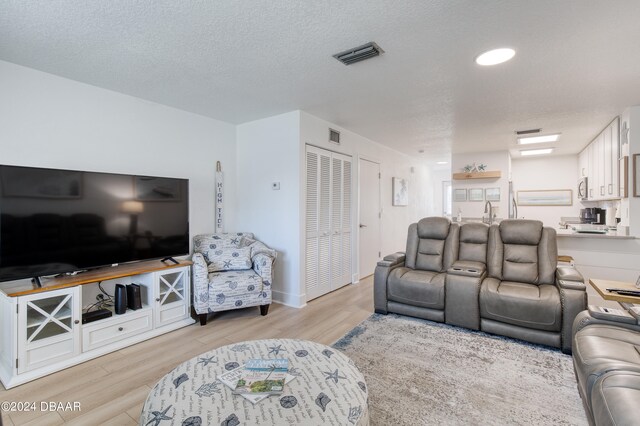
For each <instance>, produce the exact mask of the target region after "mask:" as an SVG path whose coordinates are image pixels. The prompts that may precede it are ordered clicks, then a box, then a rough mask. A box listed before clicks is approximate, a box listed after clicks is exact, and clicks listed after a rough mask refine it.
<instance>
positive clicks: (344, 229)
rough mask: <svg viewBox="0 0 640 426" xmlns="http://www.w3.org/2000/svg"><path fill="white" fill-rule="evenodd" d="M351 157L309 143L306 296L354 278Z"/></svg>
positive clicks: (311, 297) (322, 292)
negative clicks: (352, 274) (352, 269)
mask: <svg viewBox="0 0 640 426" xmlns="http://www.w3.org/2000/svg"><path fill="white" fill-rule="evenodd" d="M351 175H352V173H351V157H348V156H346V155H341V154H337V153H332V152H330V151H327V150H324V149H320V148H315V147H312V146H307V150H306V190H307V194H306V218H305V219H306V242H305V286H306V291H307V300H311V299H314V298H316V297H318V296H322V295H323V294H325V293H328V292H330V291H332V290H335V289H337V288H340V287H342V286H343V285H345V284H348V283H350V282H351Z"/></svg>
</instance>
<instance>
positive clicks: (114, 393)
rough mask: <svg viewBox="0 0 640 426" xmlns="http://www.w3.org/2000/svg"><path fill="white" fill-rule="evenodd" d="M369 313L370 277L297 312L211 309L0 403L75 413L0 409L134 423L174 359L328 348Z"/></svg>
mask: <svg viewBox="0 0 640 426" xmlns="http://www.w3.org/2000/svg"><path fill="white" fill-rule="evenodd" d="M372 312H373V277H368V278H366V279H364V280H362V281H361V282H360V283H359V284H354V285H349V286H346V287H344V288H342V289H340V290H337V291H334V292H332V293H329V294H327V295H325V296H322V297H320V298H318V299H315V300H313V301H311V302H309V304H308V305H307V306H306V307H305V308H302V309H296V308H291V307H288V306H284V305H279V304H272V305H271V308H270V310H269V314H268V315H267V316H266V317H262V316H260V312H259V310H258V308H248V309H241V310H235V311H228V312H222V313H219V314H216V315H215V316H214V317H210V318H209V322H208V323H207V325H206V326H204V327H201V326H200V325H199V323H196V324H194V325H192V326H189V327H185V328H182V329H180V330H176V331H173V332H171V333H168V334H166V335H163V336H159V337H156V338H154V339H150V340H147V341H145V342H142V343H139V344H137V345H134V346H130V347H128V348H125V349H122V350H120V351H117V352H113V353H111V354H108V355H105V356H102V357H100V358H96V359H94V360H91V361H88V362H85V363H83V364H80V365H77V366H75V367H71V368H68V369H66V370H63V371H60V372H58V373H55V374H52V375H49V376H46V377H43V378H41V379H37V380H35V381H33V382H30V383H26V384H24V385H22V386H18V387H16V388H13V389H10V390H5V389H4V387H2V386H1V385H0V401H16V402H17V401H23V402H26V401H29V402H33V401H35V402H37V404H38V407H39V406H40V402H41V401H53V402H74V401H78V402H80V404H81V411H79V412H73V411H59V412H48V413H47V412H41V411H36V412H22V413H17V412H13V413H9V414H8V415H7V413H2V420H3V422H4V425H5V426H7V425H9V426H13V425H15V426H18V425H21V426H22V425H38V426H47V425H59V424H63V423H64V424H79V425H98V424H102V425H118V426H123V425H135V424H137V423H138V417H139V415H140V412H141V410H142V405H143V404H144V401H145V399H146V397H147V394H148V393H149V391H150V390H151V388H152V387H153V386H154V385H155V383H156V382H157V381H158V380H159V379H160V378H161V377H162V376H164V375H165V374H166V373H168V372H169V371H171V370H172V369H173V368H174V367H176V366H177V365H178V364H180V363H182V362H184V361H187V360H189V359H191V358H193V357H195V356H197V355H199V354H201V353H203V352H207V351H209V350H212V349H215V348H217V347H220V346H224V345H228V344H231V343H236V342H239V341H243V340H253V339H268V338H285V337H286V338H296V339H305V340H313V341H315V342H320V343H323V344H327V345H330V344H331V343H333V342H335V341H336V340H337V339H339V338H340V337H341V336H342V335H344V334H345V333H346V332H347V331H349V330H351V329H352V328H353V327H355V326H356V325H357V324H359V323H360V322H362V321H364V320H365V319H366V318H367V317H368V316H369V315H371V313H372Z"/></svg>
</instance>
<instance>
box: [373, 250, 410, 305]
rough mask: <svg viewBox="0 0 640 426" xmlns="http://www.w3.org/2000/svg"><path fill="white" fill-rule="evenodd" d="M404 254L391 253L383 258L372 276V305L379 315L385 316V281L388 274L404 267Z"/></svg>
mask: <svg viewBox="0 0 640 426" xmlns="http://www.w3.org/2000/svg"><path fill="white" fill-rule="evenodd" d="M404 260H405V255H404V253H400V252H398V253H393V254H390V255H388V256H385V257H384V260H381V261H380V262H378V265H377V266H376V270H375V273H374V275H373V305H374V309H375V311H376V312H377V313H379V314H386V313H387V312H388V311H387V279H388V278H389V274H390V273H391V271H393V270H394V269H396V268H400V267H402V266H404Z"/></svg>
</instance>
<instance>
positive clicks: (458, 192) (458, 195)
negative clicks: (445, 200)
mask: <svg viewBox="0 0 640 426" xmlns="http://www.w3.org/2000/svg"><path fill="white" fill-rule="evenodd" d="M453 201H457V202H460V201H467V190H466V189H464V188H462V189H454V190H453Z"/></svg>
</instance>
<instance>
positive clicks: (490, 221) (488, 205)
mask: <svg viewBox="0 0 640 426" xmlns="http://www.w3.org/2000/svg"><path fill="white" fill-rule="evenodd" d="M487 207H488V209H487ZM484 212H485V213H489V222H485V223H488V224H489V225H491V224H492V223H493V217H492V216H491V214H492V213H493V208H492V207H491V201H489V200H487V202H486V203H484ZM482 221H483V222H484V219H483V220H482Z"/></svg>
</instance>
